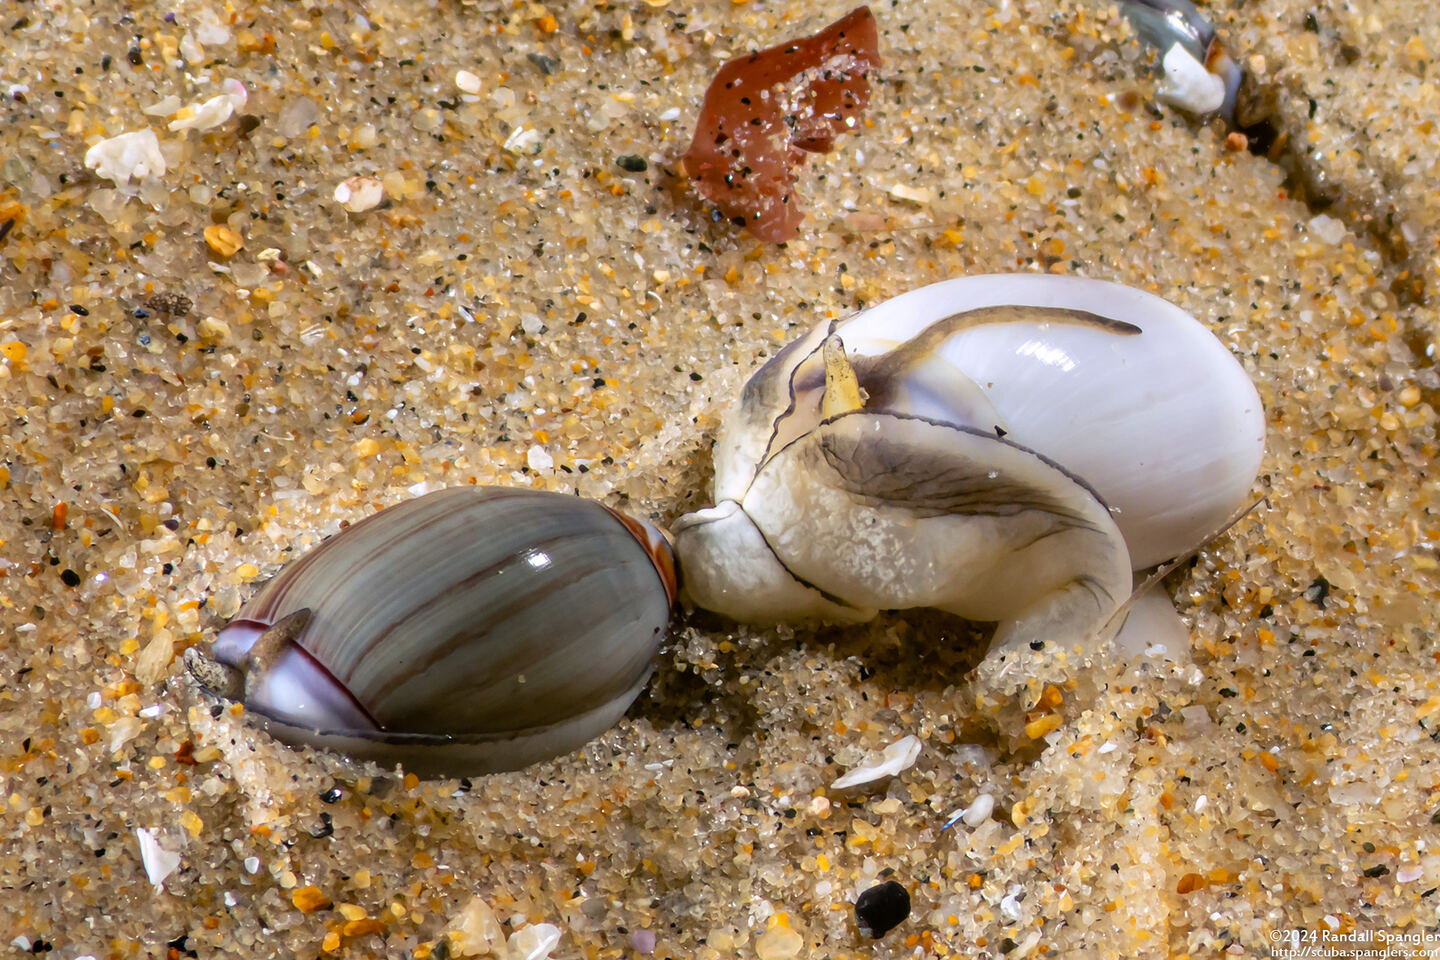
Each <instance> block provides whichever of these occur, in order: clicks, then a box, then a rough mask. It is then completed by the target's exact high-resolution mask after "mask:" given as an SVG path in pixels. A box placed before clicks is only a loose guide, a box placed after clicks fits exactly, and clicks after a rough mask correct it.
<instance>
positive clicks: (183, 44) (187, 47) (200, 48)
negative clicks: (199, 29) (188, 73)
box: [180, 33, 205, 63]
mask: <svg viewBox="0 0 1440 960" xmlns="http://www.w3.org/2000/svg"><path fill="white" fill-rule="evenodd" d="M180 56H182V57H184V58H185V62H186V63H199V62H201V61H202V60H204V59H205V46H204V45H203V44H202V43H201V42H200V41H199V40H196V39H195V34H193V33H187V34H185V36H183V37H181V38H180Z"/></svg>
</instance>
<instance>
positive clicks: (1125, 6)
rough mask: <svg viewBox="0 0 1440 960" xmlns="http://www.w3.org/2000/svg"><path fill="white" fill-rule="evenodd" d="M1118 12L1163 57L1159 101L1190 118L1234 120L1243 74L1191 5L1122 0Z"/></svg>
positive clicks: (1161, 0) (1164, 0) (1187, 2)
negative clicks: (1214, 115) (1210, 115)
mask: <svg viewBox="0 0 1440 960" xmlns="http://www.w3.org/2000/svg"><path fill="white" fill-rule="evenodd" d="M1121 9H1122V10H1123V11H1124V13H1125V16H1126V18H1127V19H1129V21H1130V22H1131V23H1132V24H1134V26H1135V30H1136V32H1137V33H1139V34H1140V37H1141V38H1142V39H1143V40H1144V41H1145V42H1146V43H1148V44H1150V45H1151V46H1153V47H1155V48H1156V49H1158V50H1159V51H1160V52H1161V54H1162V56H1163V60H1162V64H1163V66H1164V70H1165V83H1164V85H1163V86H1162V87H1161V89H1160V90H1159V91H1158V93H1159V95H1160V97H1161V98H1162V99H1165V100H1167V101H1169V102H1170V103H1173V104H1174V105H1176V106H1178V107H1180V108H1181V109H1184V110H1188V111H1189V112H1191V113H1196V114H1207V113H1217V112H1218V113H1220V114H1221V115H1222V116H1223V117H1224V118H1225V119H1226V120H1228V121H1232V122H1233V121H1234V120H1235V103H1236V97H1237V96H1238V94H1239V91H1240V84H1241V81H1242V80H1243V71H1242V70H1241V69H1240V65H1239V64H1237V63H1236V62H1235V61H1234V60H1233V59H1231V57H1230V55H1229V54H1228V53H1226V52H1225V48H1224V46H1223V45H1222V44H1221V43H1220V38H1219V36H1218V35H1217V34H1216V32H1215V28H1214V27H1213V26H1212V25H1211V24H1210V21H1208V20H1206V19H1205V16H1204V14H1202V13H1201V12H1200V10H1199V8H1197V7H1196V6H1195V5H1194V4H1193V3H1191V2H1190V0H1124V2H1123V3H1122V4H1121Z"/></svg>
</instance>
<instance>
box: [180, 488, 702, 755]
mask: <svg viewBox="0 0 1440 960" xmlns="http://www.w3.org/2000/svg"><path fill="white" fill-rule="evenodd" d="M674 592H675V578H674V566H673V561H672V558H671V554H670V547H669V545H668V543H667V541H666V540H665V538H664V537H663V536H662V535H661V534H660V533H659V531H657V530H655V529H654V528H653V527H650V526H649V525H648V524H643V523H640V522H638V521H635V520H633V519H630V518H628V517H624V516H622V515H620V514H618V513H616V512H614V511H611V510H609V509H608V508H606V507H604V506H602V505H600V504H598V503H595V502H593V501H588V500H582V499H580V498H577V497H570V496H565V495H562V494H556V493H540V492H535V491H529V490H510V489H502V488H493V487H452V488H449V489H446V490H439V491H436V492H434V493H431V494H427V495H425V496H423V497H420V498H418V499H415V500H410V501H407V502H405V503H401V504H398V505H396V506H393V507H390V508H388V509H385V510H382V511H381V512H379V513H377V514H375V515H373V516H370V517H367V518H365V519H364V520H361V521H360V522H358V523H356V524H354V525H352V526H350V527H347V528H345V529H344V530H342V531H341V532H340V533H338V534H336V535H335V536H333V537H331V538H330V539H328V540H326V541H325V542H324V543H322V544H321V545H320V546H319V547H317V548H316V549H315V550H313V551H311V552H309V553H308V554H306V555H305V556H303V557H301V558H300V559H298V560H296V561H295V562H293V563H291V564H290V565H289V566H287V567H285V568H284V569H283V570H282V571H281V572H280V573H279V574H278V575H277V576H276V577H275V578H274V579H273V580H270V581H269V582H268V583H266V584H265V586H264V587H262V588H261V590H260V591H259V592H258V593H257V594H256V595H255V596H254V597H253V598H252V599H251V600H250V601H249V603H247V604H246V605H245V606H244V607H243V608H242V609H241V611H240V613H239V615H238V616H236V618H235V619H234V620H232V621H231V622H230V623H229V624H227V625H226V627H225V628H224V629H223V630H221V631H220V634H219V635H218V636H217V638H216V641H215V644H214V646H213V648H212V650H211V654H212V657H213V659H208V658H205V657H203V656H201V655H199V654H198V653H197V652H195V651H190V652H189V653H190V654H191V655H190V656H188V658H187V664H188V665H189V666H190V667H191V672H192V673H194V674H195V676H196V677H197V679H199V680H200V682H201V684H202V685H203V686H205V687H206V688H208V689H210V690H211V692H213V693H217V694H220V695H222V696H227V697H231V698H234V699H243V701H244V702H245V705H246V707H247V708H248V710H249V711H250V712H251V713H254V714H258V715H259V716H260V717H261V718H262V720H263V722H264V724H265V726H266V727H267V728H268V729H269V731H270V732H271V733H272V734H274V735H275V736H276V737H278V738H279V739H281V740H283V741H285V742H287V743H291V744H309V745H312V746H319V747H328V748H332V749H336V750H339V751H341V752H343V753H348V754H350V755H352V756H354V757H357V758H359V759H363V760H375V761H377V762H379V763H382V764H386V765H389V764H393V763H395V762H400V763H402V764H404V766H405V767H406V768H407V769H409V770H411V771H413V772H415V773H418V774H422V775H430V774H436V775H447V776H462V775H471V774H478V773H488V772H493V771H497V770H509V769H518V768H520V767H523V766H526V765H527V764H529V763H532V762H534V761H536V760H540V759H544V758H547V757H551V756H555V755H557V754H560V753H564V752H567V751H569V750H573V749H575V748H576V747H578V746H580V745H581V744H583V743H584V742H585V741H587V740H589V739H590V738H592V737H593V736H595V735H596V734H598V733H600V732H601V731H603V730H605V729H606V728H608V727H609V726H611V725H612V724H613V723H615V721H617V720H618V719H619V718H620V717H621V716H622V715H623V714H624V712H625V709H626V707H628V706H629V704H630V702H631V701H632V700H634V698H635V696H636V695H637V694H638V693H639V692H640V689H641V687H642V686H644V683H645V681H646V679H647V678H648V677H649V675H650V671H651V668H652V660H653V658H654V655H655V653H656V651H657V649H658V648H659V645H660V642H661V640H662V638H663V635H664V631H665V627H666V624H667V622H668V620H669V613H670V607H671V603H672V601H673V599H674Z"/></svg>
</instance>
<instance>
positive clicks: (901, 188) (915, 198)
mask: <svg viewBox="0 0 1440 960" xmlns="http://www.w3.org/2000/svg"><path fill="white" fill-rule="evenodd" d="M890 196H892V197H894V198H895V199H897V200H908V201H909V202H911V203H929V202H930V201H931V200H934V199H935V194H934V193H933V192H932V191H931V190H930V189H929V188H928V187H911V186H907V185H906V184H903V183H896V184H892V185H891V187H890Z"/></svg>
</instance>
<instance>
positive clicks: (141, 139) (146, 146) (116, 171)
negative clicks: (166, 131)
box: [85, 128, 165, 187]
mask: <svg viewBox="0 0 1440 960" xmlns="http://www.w3.org/2000/svg"><path fill="white" fill-rule="evenodd" d="M85 166H87V167H89V168H90V169H91V170H94V171H95V173H96V174H98V175H99V176H102V177H104V178H105V179H107V180H113V181H115V185H116V186H119V187H124V186H128V185H129V184H130V181H131V180H132V179H133V180H143V179H145V178H146V177H150V176H155V177H163V176H164V175H165V157H164V155H163V154H161V152H160V139H159V138H158V137H156V136H155V131H154V130H150V129H148V128H147V129H145V130H132V131H131V132H130V133H122V134H120V135H119V136H118V137H111V138H110V139H108V140H101V141H100V142H99V143H97V144H95V145H94V146H92V147H91V148H90V149H89V150H86V151H85Z"/></svg>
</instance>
